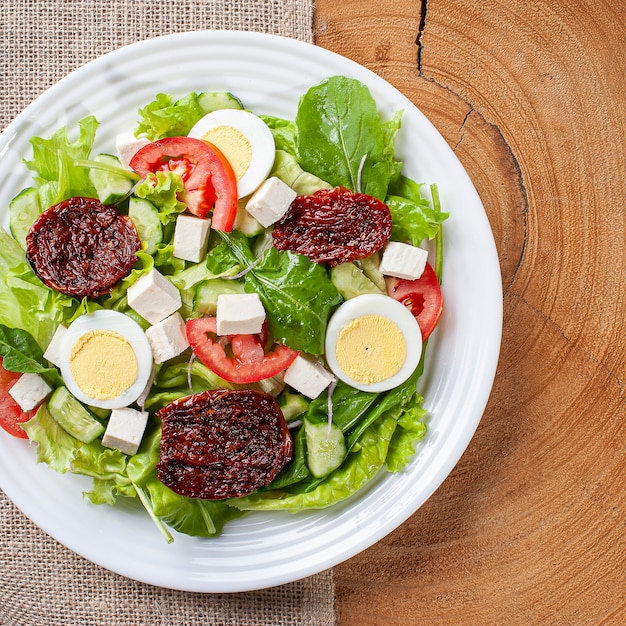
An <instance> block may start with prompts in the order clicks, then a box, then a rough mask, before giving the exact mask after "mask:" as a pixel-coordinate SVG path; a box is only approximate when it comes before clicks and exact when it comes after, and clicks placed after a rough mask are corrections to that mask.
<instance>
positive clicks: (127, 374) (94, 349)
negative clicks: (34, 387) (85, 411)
mask: <svg viewBox="0 0 626 626" xmlns="http://www.w3.org/2000/svg"><path fill="white" fill-rule="evenodd" d="M70 370H71V372H72V376H73V377H74V381H75V382H76V384H77V385H78V387H79V388H80V389H81V391H82V392H83V393H84V394H86V395H87V396H89V397H90V398H95V399H97V400H112V399H113V398H117V397H118V396H119V395H121V394H122V393H124V392H125V391H126V390H127V389H129V388H130V387H131V386H132V385H133V383H134V382H135V380H136V379H137V374H138V371H139V367H138V364H137V357H136V356H135V351H134V350H133V348H132V346H131V345H130V343H128V341H127V340H126V339H125V338H124V337H123V336H122V335H120V334H119V333H116V332H114V331H111V330H91V331H89V332H86V333H85V334H83V335H81V336H80V337H79V339H78V340H77V341H76V343H75V344H74V345H73V346H72V350H71V352H70Z"/></svg>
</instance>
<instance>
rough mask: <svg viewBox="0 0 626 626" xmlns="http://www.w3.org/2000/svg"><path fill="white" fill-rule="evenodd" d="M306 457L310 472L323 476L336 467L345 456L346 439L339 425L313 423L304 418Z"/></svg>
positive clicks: (316, 476)
mask: <svg viewBox="0 0 626 626" xmlns="http://www.w3.org/2000/svg"><path fill="white" fill-rule="evenodd" d="M304 432H305V435H306V448H307V451H306V458H307V465H308V466H309V470H310V471H311V474H313V476H315V478H323V477H324V476H327V475H328V474H330V473H331V472H332V471H333V470H335V469H337V468H338V467H339V466H340V465H341V464H342V463H343V460H344V459H345V458H346V441H345V439H344V436H343V433H342V432H341V428H339V426H335V424H330V426H329V425H328V424H327V423H319V424H314V423H312V422H309V420H306V419H305V420H304Z"/></svg>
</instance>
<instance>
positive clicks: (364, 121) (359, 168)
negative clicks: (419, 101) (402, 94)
mask: <svg viewBox="0 0 626 626" xmlns="http://www.w3.org/2000/svg"><path fill="white" fill-rule="evenodd" d="M400 118H401V115H400V114H398V115H396V116H395V117H394V118H393V119H392V120H390V121H388V122H383V121H382V120H381V118H380V115H379V114H378V110H377V108H376V101H375V100H374V98H373V97H372V94H371V93H370V91H369V89H368V88H367V86H366V85H364V84H363V83H361V82H360V81H358V80H355V79H352V78H347V77H345V76H333V77H331V78H328V79H326V80H324V81H323V82H321V83H320V84H319V85H316V86H314V87H312V88H311V89H309V90H308V91H307V93H306V94H305V95H304V96H302V98H301V99H300V103H299V105H298V112H297V114H296V129H297V138H296V141H297V144H296V145H297V156H298V161H299V163H300V166H301V167H302V169H304V170H305V171H307V172H311V173H312V174H314V175H315V176H318V177H319V178H321V179H322V180H325V181H328V182H329V183H330V184H331V185H332V186H334V187H337V186H341V187H347V188H348V189H351V190H352V191H357V192H362V193H367V194H369V195H371V196H374V197H375V198H378V199H379V200H384V199H385V197H386V196H387V188H388V186H389V184H390V183H391V182H393V181H394V180H395V179H396V178H397V177H398V176H399V174H400V170H401V167H402V164H401V163H400V162H398V161H396V160H394V157H393V154H394V147H393V146H394V140H395V135H396V133H397V131H398V129H399V128H400Z"/></svg>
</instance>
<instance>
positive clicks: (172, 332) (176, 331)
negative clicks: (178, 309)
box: [146, 313, 189, 363]
mask: <svg viewBox="0 0 626 626" xmlns="http://www.w3.org/2000/svg"><path fill="white" fill-rule="evenodd" d="M146 337H147V338H148V341H149V343H150V347H151V348H152V355H153V356H154V362H155V363H164V362H165V361H167V360H169V359H173V358H174V357H175V356H178V355H179V354H180V353H181V352H184V351H185V350H186V349H187V348H188V347H189V341H187V333H186V332H185V321H184V320H183V318H182V317H181V315H180V313H173V314H172V315H170V316H169V317H166V318H165V319H164V320H161V321H160V322H158V323H156V324H153V325H152V326H150V328H148V329H147V330H146Z"/></svg>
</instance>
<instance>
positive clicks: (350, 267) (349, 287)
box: [330, 263, 383, 300]
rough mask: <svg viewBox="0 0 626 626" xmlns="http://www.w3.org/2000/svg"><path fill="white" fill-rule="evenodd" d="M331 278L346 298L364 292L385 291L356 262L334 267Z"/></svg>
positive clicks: (380, 292)
mask: <svg viewBox="0 0 626 626" xmlns="http://www.w3.org/2000/svg"><path fill="white" fill-rule="evenodd" d="M330 279H331V281H332V283H333V285H335V287H337V291H338V292H339V293H340V294H341V295H342V296H343V297H344V298H345V299H346V300H349V299H350V298H356V296H360V295H362V294H364V293H376V294H382V293H383V292H382V291H381V290H380V289H379V288H378V287H377V286H376V285H375V284H374V283H373V282H372V281H371V280H370V279H369V278H368V277H367V276H366V275H365V274H364V273H363V272H362V271H361V270H360V269H359V268H358V267H357V266H356V265H355V264H354V263H341V264H340V265H337V266H336V267H333V268H332V270H331V271H330Z"/></svg>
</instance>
